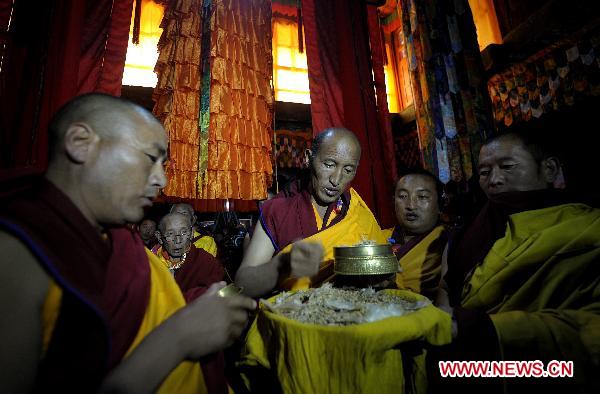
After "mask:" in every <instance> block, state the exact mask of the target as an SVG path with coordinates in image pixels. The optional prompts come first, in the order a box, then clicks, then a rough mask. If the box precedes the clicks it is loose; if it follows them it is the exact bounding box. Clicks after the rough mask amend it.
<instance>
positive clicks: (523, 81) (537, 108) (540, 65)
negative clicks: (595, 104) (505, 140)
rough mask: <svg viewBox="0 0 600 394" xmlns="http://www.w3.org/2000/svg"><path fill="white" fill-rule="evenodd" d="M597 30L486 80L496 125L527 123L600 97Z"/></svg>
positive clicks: (598, 38)
mask: <svg viewBox="0 0 600 394" xmlns="http://www.w3.org/2000/svg"><path fill="white" fill-rule="evenodd" d="M599 54H600V29H596V30H595V31H591V32H586V33H584V34H582V35H581V36H579V37H574V38H570V39H565V40H561V41H559V42H557V43H555V44H553V45H551V46H549V47H547V48H545V49H543V50H541V51H539V52H537V53H536V54H534V55H532V56H530V57H529V58H527V59H526V60H525V61H523V62H520V63H515V64H512V65H510V66H509V67H508V68H507V69H506V70H504V71H503V72H501V73H498V74H496V75H494V76H492V77H491V78H490V80H489V81H488V90H489V92H490V97H491V98H492V105H493V108H494V119H495V121H496V123H497V124H498V125H499V126H506V127H508V126H511V125H512V124H515V123H518V122H522V121H528V120H530V119H531V118H539V117H541V116H542V115H544V114H546V113H549V112H552V111H556V110H559V109H561V108H563V107H568V106H573V105H575V103H576V102H577V101H579V100H581V99H584V98H585V97H586V96H600V56H599Z"/></svg>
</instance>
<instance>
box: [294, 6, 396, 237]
mask: <svg viewBox="0 0 600 394" xmlns="http://www.w3.org/2000/svg"><path fill="white" fill-rule="evenodd" d="M367 8H368V7H367V6H366V4H365V2H364V1H360V0H331V1H319V0H303V1H302V10H303V11H302V12H303V14H304V16H305V18H304V30H305V34H306V53H307V59H308V78H309V83H310V91H311V112H312V122H313V130H314V131H315V133H318V132H319V131H321V130H323V129H325V128H327V127H333V126H343V127H347V128H348V129H350V130H352V131H353V132H354V133H355V134H356V135H357V136H358V139H359V141H360V143H361V146H362V148H363V150H362V157H361V163H360V166H359V168H358V172H357V175H356V178H355V179H354V182H353V185H354V186H355V187H356V189H357V190H358V192H359V193H360V195H361V196H362V198H363V199H364V200H365V201H366V202H367V204H368V205H369V207H371V209H372V210H373V213H374V214H375V216H376V217H377V219H378V221H379V222H380V224H381V225H382V226H383V227H389V226H391V225H393V224H394V223H395V215H394V213H393V207H392V194H393V181H394V179H395V174H396V165H395V158H394V155H393V140H392V135H391V127H390V125H389V119H388V113H387V100H386V96H385V84H384V83H383V54H384V52H383V48H382V47H381V45H382V43H381V36H380V35H379V34H380V33H379V28H378V25H377V26H373V25H375V24H378V22H377V20H376V19H377V18H376V10H375V9H374V8H373V9H372V10H368V9H367ZM369 8H370V7H369ZM369 21H370V23H369ZM369 24H371V25H372V26H371V28H372V30H371V32H372V33H369ZM373 28H375V29H373ZM370 48H373V50H371V49H370ZM374 77H375V81H374V80H373V78H374ZM375 87H377V88H379V89H378V91H377V93H376V92H375ZM382 152H383V155H382Z"/></svg>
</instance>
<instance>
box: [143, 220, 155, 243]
mask: <svg viewBox="0 0 600 394" xmlns="http://www.w3.org/2000/svg"><path fill="white" fill-rule="evenodd" d="M139 229H140V238H142V241H143V242H144V245H146V247H147V248H148V249H152V248H153V247H154V245H156V242H157V239H156V222H155V221H154V220H151V219H144V220H142V222H141V223H140V225H139Z"/></svg>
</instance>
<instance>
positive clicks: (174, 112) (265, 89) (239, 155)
mask: <svg viewBox="0 0 600 394" xmlns="http://www.w3.org/2000/svg"><path fill="white" fill-rule="evenodd" d="M203 7H205V8H204V9H203ZM203 22H205V23H204V24H203ZM162 27H163V29H164V30H163V35H162V37H161V40H160V42H159V58H158V61H157V64H156V68H155V71H156V72H157V74H158V84H157V87H156V89H155V91H154V100H155V107H154V114H155V115H156V116H157V117H158V118H159V119H160V120H161V121H162V122H163V124H164V126H165V129H166V130H167V133H168V135H169V140H170V147H169V157H170V161H169V164H168V166H167V170H166V172H167V177H168V178H169V184H168V186H167V187H166V188H165V190H164V193H165V194H166V195H167V196H172V197H176V198H179V199H191V200H220V199H233V200H259V199H264V198H265V197H266V188H267V185H268V184H270V182H271V176H272V164H271V163H272V162H271V149H272V146H271V140H272V122H273V92H272V88H271V82H270V81H271V77H272V72H273V65H272V52H271V3H270V1H268V0H258V1H254V0H253V1H246V0H221V1H218V0H204V1H202V0H177V1H174V2H171V4H170V5H169V7H168V8H167V10H166V11H165V17H164V19H163V22H162ZM207 35H209V36H210V37H207ZM203 45H204V46H209V47H208V48H207V47H205V48H203ZM203 56H204V62H203V61H202V58H203ZM203 67H209V70H203V69H202V68H203ZM217 205H218V204H217ZM195 206H196V207H198V206H200V207H202V206H207V207H214V206H215V204H214V201H213V203H208V204H195Z"/></svg>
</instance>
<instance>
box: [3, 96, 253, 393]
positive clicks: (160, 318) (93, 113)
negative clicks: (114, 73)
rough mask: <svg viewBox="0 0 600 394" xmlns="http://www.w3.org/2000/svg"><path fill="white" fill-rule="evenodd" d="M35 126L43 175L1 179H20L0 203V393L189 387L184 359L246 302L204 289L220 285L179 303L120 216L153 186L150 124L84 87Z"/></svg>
mask: <svg viewBox="0 0 600 394" xmlns="http://www.w3.org/2000/svg"><path fill="white" fill-rule="evenodd" d="M49 131H50V156H49V166H48V170H47V172H46V174H45V176H44V177H40V178H36V177H33V178H30V179H26V180H23V179H19V180H17V181H15V180H12V181H9V182H6V183H4V184H3V185H2V190H4V191H6V190H11V185H13V186H14V185H16V184H18V185H20V187H19V188H18V190H17V188H13V189H12V190H13V191H12V192H10V193H6V192H5V193H4V197H3V200H2V201H1V204H0V207H1V208H0V248H2V250H3V251H4V252H5V253H4V254H3V256H2V258H1V259H0V278H2V279H0V281H1V283H0V310H2V312H3V315H4V317H5V319H4V321H3V323H2V325H1V326H0V340H1V341H2V352H0V369H1V370H2V373H1V374H0V391H2V392H26V391H40V390H44V391H50V392H54V391H56V392H59V391H61V392H96V391H120V392H152V391H155V390H157V389H160V390H164V391H166V392H198V391H202V390H203V388H204V387H203V386H204V385H205V384H204V379H203V377H202V372H201V370H200V367H199V364H198V363H197V362H196V360H198V359H199V358H200V357H203V356H206V355H209V354H213V353H215V352H217V351H219V350H221V349H223V348H224V347H226V346H228V345H229V344H231V343H232V341H233V340H235V338H237V336H238V335H239V334H240V333H241V331H242V329H243V327H244V325H245V323H246V321H247V311H248V310H251V309H253V308H254V307H255V303H254V301H252V300H250V299H248V298H245V297H242V296H237V297H232V298H228V299H225V298H220V297H217V295H216V291H217V290H218V289H219V287H220V286H222V285H223V284H222V283H221V284H218V285H215V286H213V287H211V288H210V289H209V290H208V291H207V292H206V294H205V295H203V296H202V297H199V298H198V299H197V300H195V301H194V302H192V303H190V304H189V305H188V306H187V307H186V306H185V300H184V297H183V295H182V293H181V291H180V290H179V288H178V287H177V284H176V282H175V280H174V279H173V276H172V275H171V273H170V272H169V270H168V268H167V267H166V266H165V265H164V264H163V263H162V262H161V261H160V260H159V259H157V258H156V256H154V255H153V254H152V253H150V252H149V251H148V250H147V249H145V248H144V244H143V242H142V240H141V239H140V237H139V234H137V233H136V232H134V231H132V230H130V229H129V228H128V227H126V226H124V225H125V224H127V223H136V222H139V221H140V220H141V219H142V217H143V214H144V208H145V207H148V206H150V205H151V204H152V199H153V198H154V197H156V196H157V194H158V193H159V191H160V189H161V188H163V187H164V186H165V185H166V182H167V179H166V177H165V173H164V170H163V164H164V161H165V159H166V152H167V143H168V140H167V136H166V134H165V131H164V129H163V127H162V125H161V124H160V122H158V121H157V120H156V119H155V118H154V117H153V116H152V115H151V114H150V113H149V112H148V111H146V110H145V109H143V108H141V107H139V106H137V105H135V104H133V103H131V102H128V101H126V100H122V99H119V98H116V97H112V96H108V95H103V94H89V95H85V96H80V97H77V98H75V99H74V100H72V101H71V102H69V103H67V104H66V105H65V106H64V107H63V108H62V109H61V110H60V111H59V112H58V113H57V114H56V115H55V117H54V119H53V121H52V122H51V125H50V130H49ZM23 185H26V186H25V187H23Z"/></svg>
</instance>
